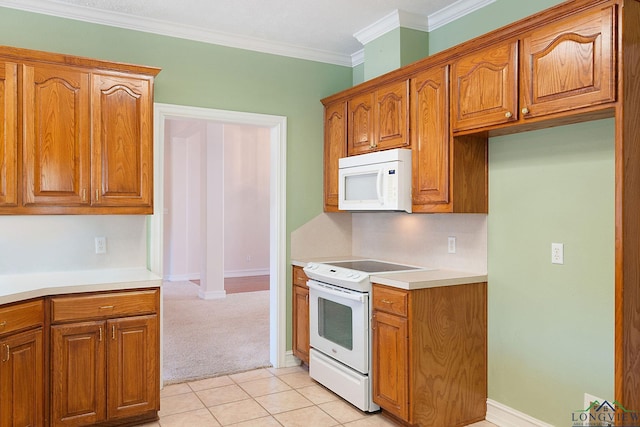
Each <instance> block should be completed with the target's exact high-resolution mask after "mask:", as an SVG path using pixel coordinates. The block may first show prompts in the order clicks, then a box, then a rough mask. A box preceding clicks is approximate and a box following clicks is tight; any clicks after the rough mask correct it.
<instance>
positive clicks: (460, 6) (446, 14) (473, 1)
mask: <svg viewBox="0 0 640 427" xmlns="http://www.w3.org/2000/svg"><path fill="white" fill-rule="evenodd" d="M495 1H496V0H459V1H457V2H455V3H453V4H451V5H449V6H447V7H445V8H443V9H441V10H439V11H437V12H434V13H432V14H431V15H429V19H428V22H429V30H428V31H433V30H435V29H437V28H440V27H442V26H444V25H447V24H449V23H451V22H453V21H455V20H456V19H460V18H462V17H463V16H465V15H469V14H470V13H472V12H475V11H476V10H478V9H482V8H483V7H485V6H487V5H489V4H491V3H493V2H495Z"/></svg>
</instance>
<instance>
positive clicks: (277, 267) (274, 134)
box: [148, 103, 295, 367]
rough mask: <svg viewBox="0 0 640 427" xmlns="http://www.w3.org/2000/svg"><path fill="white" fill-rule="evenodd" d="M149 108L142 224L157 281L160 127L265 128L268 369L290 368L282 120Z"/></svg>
mask: <svg viewBox="0 0 640 427" xmlns="http://www.w3.org/2000/svg"><path fill="white" fill-rule="evenodd" d="M154 109H155V117H154V120H155V133H154V182H155V186H154V187H155V188H154V200H155V201H154V204H155V209H154V214H153V215H151V216H150V217H149V224H148V227H149V246H148V247H149V256H148V258H149V262H148V264H149V269H150V270H151V271H153V272H154V273H156V274H158V275H160V276H161V277H162V276H163V271H164V265H163V264H164V256H163V255H164V248H163V240H164V221H165V215H164V206H165V205H164V175H165V170H164V165H165V159H164V148H165V147H164V144H165V122H166V121H167V120H176V119H178V120H180V119H184V120H193V119H195V120H205V121H207V122H212V123H222V124H236V125H249V126H259V127H266V128H268V129H269V159H270V167H269V169H270V180H269V181H270V191H269V210H270V215H269V218H270V219H269V277H270V278H269V360H270V363H271V364H272V365H273V366H274V367H285V366H292V365H294V364H295V360H294V359H293V357H291V356H290V355H287V354H286V286H285V285H286V129H287V126H286V124H287V122H286V117H282V116H272V115H265V114H255V113H243V112H233V111H225V110H215V109H206V108H198V107H188V106H179V105H171V104H158V103H157V104H155V108H154ZM161 332H162V331H161ZM161 336H162V335H161ZM161 358H162V357H161Z"/></svg>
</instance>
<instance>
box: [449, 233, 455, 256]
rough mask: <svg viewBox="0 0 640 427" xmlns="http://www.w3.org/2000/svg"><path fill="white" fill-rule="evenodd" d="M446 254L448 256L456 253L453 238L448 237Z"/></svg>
mask: <svg viewBox="0 0 640 427" xmlns="http://www.w3.org/2000/svg"><path fill="white" fill-rule="evenodd" d="M447 252H448V253H450V254H455V253H456V238H455V237H454V236H449V242H448V246H447Z"/></svg>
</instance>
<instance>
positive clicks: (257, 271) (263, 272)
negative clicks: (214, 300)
mask: <svg viewBox="0 0 640 427" xmlns="http://www.w3.org/2000/svg"><path fill="white" fill-rule="evenodd" d="M269 274H270V271H269V268H253V269H249V270H226V271H225V272H224V277H225V279H226V278H227V277H250V276H268V275H269Z"/></svg>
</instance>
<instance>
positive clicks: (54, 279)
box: [0, 268, 162, 304]
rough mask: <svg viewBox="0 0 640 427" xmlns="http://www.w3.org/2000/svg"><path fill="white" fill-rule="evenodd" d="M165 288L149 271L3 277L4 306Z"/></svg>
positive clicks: (1, 298)
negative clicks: (55, 297) (84, 294)
mask: <svg viewBox="0 0 640 427" xmlns="http://www.w3.org/2000/svg"><path fill="white" fill-rule="evenodd" d="M161 285H162V278H161V277H160V276H158V275H156V274H154V273H152V272H150V271H149V270H147V269H146V268H124V269H96V270H81V271H69V272H67V271H65V272H43V273H29V274H6V275H0V304H9V303H13V302H19V301H25V300H28V299H32V298H40V297H46V296H51V295H60V294H74V293H81V292H100V291H112V290H126V289H137V288H153V287H160V286H161Z"/></svg>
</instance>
